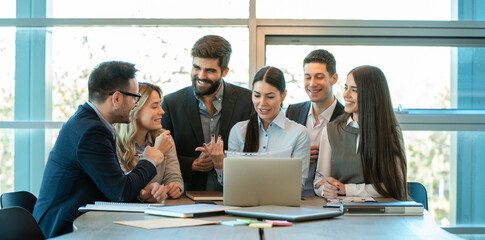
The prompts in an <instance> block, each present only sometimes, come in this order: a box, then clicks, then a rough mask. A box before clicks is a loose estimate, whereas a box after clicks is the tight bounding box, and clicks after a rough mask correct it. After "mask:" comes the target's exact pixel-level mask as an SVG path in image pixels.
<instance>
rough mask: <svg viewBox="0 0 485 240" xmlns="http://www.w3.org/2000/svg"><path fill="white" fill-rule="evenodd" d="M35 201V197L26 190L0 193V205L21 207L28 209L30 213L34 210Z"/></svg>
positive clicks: (3, 206)
mask: <svg viewBox="0 0 485 240" xmlns="http://www.w3.org/2000/svg"><path fill="white" fill-rule="evenodd" d="M35 202H37V198H36V197H35V196H34V195H33V194H32V193H30V192H26V191H18V192H9V193H4V194H2V195H0V207H2V208H8V207H22V208H24V209H25V210H27V211H29V212H30V214H32V212H33V211H34V205H35Z"/></svg>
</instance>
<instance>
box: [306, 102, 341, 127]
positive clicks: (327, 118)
mask: <svg viewBox="0 0 485 240" xmlns="http://www.w3.org/2000/svg"><path fill="white" fill-rule="evenodd" d="M336 106H337V99H336V98H335V97H333V102H332V104H331V105H330V106H329V107H328V108H327V109H325V111H323V112H322V113H320V115H318V120H319V122H320V124H321V123H323V122H324V121H323V120H325V121H326V122H330V119H331V118H332V114H333V111H334V110H335V107H336ZM312 110H313V107H312V105H311V104H310V109H309V110H308V119H312V126H313V125H315V124H314V123H315V118H314V117H313V111H312Z"/></svg>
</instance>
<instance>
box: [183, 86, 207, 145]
mask: <svg viewBox="0 0 485 240" xmlns="http://www.w3.org/2000/svg"><path fill="white" fill-rule="evenodd" d="M185 95H186V97H185V100H184V102H183V104H182V106H183V108H184V109H185V113H186V114H185V116H187V117H188V118H189V119H188V121H189V122H190V126H191V127H192V131H193V132H194V133H195V137H196V138H197V139H196V140H197V143H198V146H202V144H203V143H204V133H203V132H202V124H201V123H200V113H199V102H198V101H197V99H196V98H195V95H194V90H193V89H192V88H188V90H187V92H186V93H185Z"/></svg>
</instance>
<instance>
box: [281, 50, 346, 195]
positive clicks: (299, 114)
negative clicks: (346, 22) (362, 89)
mask: <svg viewBox="0 0 485 240" xmlns="http://www.w3.org/2000/svg"><path fill="white" fill-rule="evenodd" d="M303 70H304V72H305V80H304V86H305V87H304V88H305V92H306V93H307V95H308V97H309V98H310V101H306V102H301V103H296V104H291V105H290V106H288V109H287V110H286V116H287V117H288V118H289V119H291V120H293V121H295V122H297V123H299V124H302V125H304V126H306V128H307V130H308V132H309V134H310V142H311V149H310V151H311V153H310V169H309V173H308V179H307V181H306V182H305V186H304V189H303V193H302V194H303V195H305V196H314V195H315V193H314V191H313V179H314V177H315V169H316V165H317V160H318V151H319V146H320V138H321V134H322V130H323V128H324V127H325V126H326V125H327V123H329V122H332V121H334V120H335V119H337V118H338V117H339V116H341V115H342V114H343V113H344V106H343V105H342V104H341V103H340V102H339V101H338V100H337V99H336V98H335V96H334V95H333V90H332V87H333V85H334V84H335V83H337V81H338V75H337V73H336V61H335V58H334V57H333V55H332V54H331V53H330V52H328V51H326V50H323V49H318V50H314V51H312V52H311V53H310V54H308V55H307V56H306V57H305V59H304V60H303Z"/></svg>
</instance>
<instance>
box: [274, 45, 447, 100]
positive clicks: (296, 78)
mask: <svg viewBox="0 0 485 240" xmlns="http://www.w3.org/2000/svg"><path fill="white" fill-rule="evenodd" d="M320 48H323V49H326V50H328V51H330V52H331V53H332V54H333V55H334V57H335V58H336V60H337V73H338V75H339V81H338V84H337V85H335V87H334V91H335V94H336V96H337V97H338V99H340V100H341V101H342V100H343V97H342V95H341V94H342V89H343V85H344V84H345V81H346V79H347V74H348V73H349V71H350V70H351V69H353V68H354V67H357V66H361V65H374V66H378V67H379V68H380V69H381V70H382V71H383V72H384V74H385V75H386V78H387V80H388V82H389V87H390V90H391V96H392V101H393V104H394V105H395V106H394V107H395V108H397V106H398V105H399V104H400V105H401V106H402V107H403V108H421V109H430V108H431V109H441V108H450V107H451V102H450V94H451V93H450V86H451V82H452V81H454V79H452V78H451V77H450V76H451V70H452V64H453V63H456V60H454V61H453V62H452V61H451V58H452V55H453V53H454V52H455V49H452V48H450V47H414V46H349V45H347V46H332V45H329V46H308V45H303V46H302V45H267V46H266V64H267V65H272V66H277V67H279V68H281V69H282V70H283V71H284V72H285V73H286V76H285V78H286V80H287V82H288V85H289V86H288V88H289V89H291V91H289V92H288V98H287V99H288V101H287V103H285V104H289V103H295V102H301V101H307V99H308V97H307V96H306V93H305V91H304V89H303V59H304V58H305V56H306V55H307V54H308V53H310V52H311V51H312V50H315V49H320ZM285 56H292V57H291V58H288V57H285Z"/></svg>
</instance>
